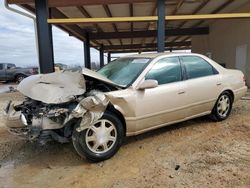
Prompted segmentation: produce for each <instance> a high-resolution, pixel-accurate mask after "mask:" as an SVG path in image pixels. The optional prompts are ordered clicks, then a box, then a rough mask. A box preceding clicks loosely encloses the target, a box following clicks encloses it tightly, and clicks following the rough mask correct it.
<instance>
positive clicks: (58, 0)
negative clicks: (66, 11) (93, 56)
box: [8, 0, 154, 7]
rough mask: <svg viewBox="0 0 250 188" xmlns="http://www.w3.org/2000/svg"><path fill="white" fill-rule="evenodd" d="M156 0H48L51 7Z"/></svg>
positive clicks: (20, 0)
mask: <svg viewBox="0 0 250 188" xmlns="http://www.w3.org/2000/svg"><path fill="white" fill-rule="evenodd" d="M153 1H154V0H70V1H69V0H48V5H49V7H69V6H83V5H105V4H124V3H144V2H153ZM8 3H9V4H19V5H20V4H32V3H33V0H8Z"/></svg>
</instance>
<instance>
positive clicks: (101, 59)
mask: <svg viewBox="0 0 250 188" xmlns="http://www.w3.org/2000/svg"><path fill="white" fill-rule="evenodd" d="M99 53H100V68H101V67H103V66H104V50H103V44H102V45H101V47H100V49H99Z"/></svg>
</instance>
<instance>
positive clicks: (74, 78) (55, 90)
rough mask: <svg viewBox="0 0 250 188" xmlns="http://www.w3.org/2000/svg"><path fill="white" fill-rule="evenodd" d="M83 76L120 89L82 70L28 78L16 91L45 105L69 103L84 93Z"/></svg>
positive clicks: (110, 82) (109, 81) (86, 70)
mask: <svg viewBox="0 0 250 188" xmlns="http://www.w3.org/2000/svg"><path fill="white" fill-rule="evenodd" d="M83 75H86V76H89V77H92V78H95V79H97V80H100V81H103V82H105V83H109V84H112V85H114V86H118V87H121V86H119V85H117V84H115V83H114V82H112V81H111V80H109V79H108V78H106V77H104V76H102V75H100V74H98V73H97V72H94V71H92V70H89V69H83V70H82V73H79V72H70V71H61V72H54V73H49V74H38V75H33V76H29V77H27V78H25V79H24V80H23V81H22V82H21V83H20V84H19V85H18V87H17V90H18V91H20V92H21V93H22V94H23V95H25V96H27V97H29V98H31V99H34V100H38V101H42V102H44V103H47V104H59V103H64V102H69V101H71V100H72V99H74V98H75V96H77V95H82V94H84V93H85V91H86V85H85V79H84V76H83Z"/></svg>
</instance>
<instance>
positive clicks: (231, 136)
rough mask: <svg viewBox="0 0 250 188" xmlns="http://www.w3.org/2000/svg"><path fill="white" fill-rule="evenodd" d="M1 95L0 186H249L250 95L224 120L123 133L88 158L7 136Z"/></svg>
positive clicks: (66, 147) (61, 146)
mask: <svg viewBox="0 0 250 188" xmlns="http://www.w3.org/2000/svg"><path fill="white" fill-rule="evenodd" d="M9 99H15V100H21V99H22V96H21V95H20V94H18V93H10V94H0V109H1V116H0V187H46V188H47V187H60V188H61V187H98V188H100V187H113V188H115V187H117V188H125V187H138V188H139V187H140V188H141V187H171V188H172V187H211V188H212V187H213V188H214V187H250V100H241V101H239V102H237V103H235V105H234V108H233V111H232V114H231V116H230V118H229V119H227V120H226V121H223V122H219V123H216V122H213V121H211V120H210V119H208V118H207V117H202V118H198V119H195V120H191V121H187V122H183V123H179V124H176V125H173V126H168V127H165V128H161V129H158V130H155V131H153V132H150V133H146V134H143V135H140V136H136V137H131V138H127V139H126V141H125V143H124V144H123V146H122V147H121V149H120V150H119V152H118V153H117V154H116V155H115V156H114V157H113V158H111V159H110V160H107V161H105V162H101V163H97V164H95V163H90V162H88V161H86V160H85V159H81V158H80V157H78V155H77V154H76V152H75V151H74V149H73V146H72V144H59V143H50V144H49V145H45V146H41V145H38V144H36V143H30V142H27V141H25V140H21V139H19V138H17V137H16V136H13V135H11V134H10V133H9V132H8V131H7V130H6V129H5V127H4V122H3V116H2V115H3V111H2V108H3V107H4V106H5V104H6V103H7V101H8V100H9Z"/></svg>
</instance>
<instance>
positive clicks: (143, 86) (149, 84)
mask: <svg viewBox="0 0 250 188" xmlns="http://www.w3.org/2000/svg"><path fill="white" fill-rule="evenodd" d="M157 86H158V81H157V80H144V81H143V82H142V83H141V84H140V85H139V88H138V89H141V90H143V89H150V88H155V87H157Z"/></svg>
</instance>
